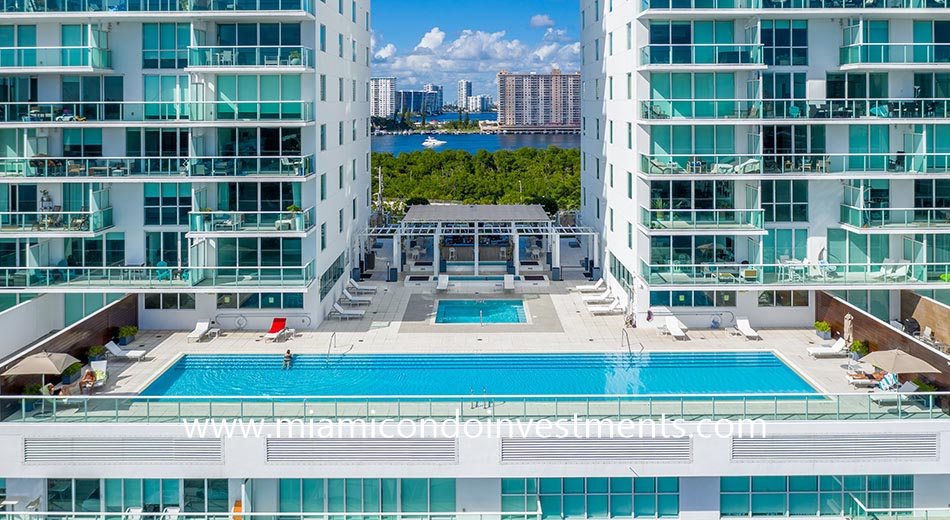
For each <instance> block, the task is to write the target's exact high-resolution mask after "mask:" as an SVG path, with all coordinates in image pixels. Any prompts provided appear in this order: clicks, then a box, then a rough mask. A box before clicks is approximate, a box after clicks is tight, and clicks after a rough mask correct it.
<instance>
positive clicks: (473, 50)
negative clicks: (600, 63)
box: [372, 0, 580, 101]
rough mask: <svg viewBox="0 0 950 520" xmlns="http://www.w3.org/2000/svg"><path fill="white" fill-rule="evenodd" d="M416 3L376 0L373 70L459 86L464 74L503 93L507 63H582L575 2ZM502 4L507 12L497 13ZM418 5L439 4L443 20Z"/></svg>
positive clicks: (516, 66) (565, 66) (408, 85)
mask: <svg viewBox="0 0 950 520" xmlns="http://www.w3.org/2000/svg"><path fill="white" fill-rule="evenodd" d="M413 6H414V7H415V9H413V10H412V12H409V11H408V10H406V9H405V3H402V2H400V3H397V2H395V1H393V0H381V1H378V2H375V3H374V4H373V8H374V12H373V49H372V54H373V62H372V74H373V76H374V77H377V76H379V77H382V76H395V77H398V78H399V83H400V88H405V89H421V88H422V86H423V85H425V84H426V83H435V84H441V85H443V86H449V88H450V89H451V90H454V86H455V85H457V84H458V81H459V80H461V79H467V80H470V81H472V84H473V91H474V93H476V94H488V95H492V96H496V95H497V93H498V87H497V83H496V76H497V74H498V72H499V71H500V70H502V69H508V70H510V71H512V72H532V71H536V72H550V70H551V69H552V68H559V69H561V70H562V71H564V72H574V71H578V70H580V43H579V29H578V22H579V20H578V10H577V5H576V3H574V2H570V1H563V0H547V1H540V0H532V1H527V2H518V3H517V4H510V3H502V2H500V1H499V0H488V1H486V2H481V3H479V4H478V7H479V9H478V10H477V11H476V12H473V11H472V10H471V9H470V8H469V7H470V6H465V5H463V4H458V5H455V4H442V3H438V2H434V1H432V0H422V1H421V2H413ZM502 11H503V12H505V13H506V15H505V16H502V17H498V16H495V15H494V13H498V12H502ZM417 12H439V13H440V15H439V16H438V18H437V20H438V22H437V23H433V21H432V20H434V19H435V18H433V17H420V16H417V15H415V14H413V13H417ZM454 97H455V96H453V95H450V98H454ZM446 101H451V99H447V100H446Z"/></svg>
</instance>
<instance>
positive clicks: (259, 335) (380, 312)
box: [98, 282, 869, 395]
mask: <svg viewBox="0 0 950 520" xmlns="http://www.w3.org/2000/svg"><path fill="white" fill-rule="evenodd" d="M374 285H378V286H379V287H380V290H379V293H378V294H377V295H376V296H375V297H374V301H373V304H372V305H371V306H370V307H369V308H368V311H367V316H366V318H364V319H363V320H359V321H357V320H353V321H348V322H336V321H333V322H327V323H324V324H323V325H322V326H321V327H320V329H319V330H317V331H306V332H299V333H297V335H296V336H295V337H294V338H292V339H289V340H287V341H285V342H281V343H271V342H265V341H264V339H263V336H264V332H263V331H233V332H225V333H224V334H223V335H222V336H220V337H218V338H216V339H213V340H211V341H205V342H202V343H189V342H188V341H187V335H188V332H179V331H151V330H143V331H141V332H140V333H139V335H138V337H137V338H136V341H135V344H134V348H136V349H145V350H146V351H147V352H148V353H147V356H146V359H145V360H144V361H140V362H125V361H121V362H120V361H115V360H112V361H110V362H109V372H110V378H109V382H108V383H107V385H106V387H105V389H101V390H100V391H99V392H98V393H100V394H117V395H130V394H135V393H138V392H139V391H141V390H142V389H143V388H145V387H146V386H148V384H149V383H150V382H151V381H152V380H153V379H154V378H155V377H157V376H158V375H159V374H160V373H161V372H162V371H164V370H165V368H167V367H168V366H170V365H171V364H172V363H174V361H175V360H176V359H178V358H179V357H180V356H181V355H183V354H268V353H270V354H274V355H275V356H279V355H281V354H282V353H283V352H284V351H285V350H287V349H291V350H292V351H293V352H294V354H299V355H308V354H309V355H326V354H327V352H328V351H329V352H330V353H331V354H345V353H354V354H393V353H426V354H439V353H506V352H507V353H514V352H517V353H543V352H626V351H628V350H632V351H633V352H639V351H641V350H642V351H646V352H663V351H677V352H689V351H750V350H768V351H774V352H775V353H777V354H778V355H779V356H780V357H782V358H783V360H785V361H786V362H787V363H788V364H789V365H790V366H791V367H792V368H793V369H795V370H796V371H797V372H798V373H799V374H800V375H802V376H803V377H804V378H805V379H806V380H807V381H809V383H811V384H812V386H814V387H815V388H817V389H818V390H820V391H826V392H854V393H866V392H869V390H867V389H857V390H856V389H854V388H853V387H851V386H850V385H849V384H848V382H847V380H846V377H845V374H846V371H847V370H846V367H847V364H848V361H847V359H844V358H836V359H814V358H812V357H810V356H809V355H808V354H807V352H806V348H807V347H812V346H816V345H819V344H825V343H828V342H822V341H821V340H820V339H819V338H818V337H817V336H815V333H814V331H813V330H811V329H759V332H760V334H761V336H762V341H749V340H746V339H745V338H743V337H741V336H740V337H736V336H732V335H730V334H729V332H727V331H724V330H703V329H693V330H691V331H690V332H689V338H690V339H689V340H688V341H677V340H674V339H673V338H671V337H669V336H659V335H658V334H657V332H656V331H655V330H654V329H645V328H639V329H626V330H627V331H628V332H629V338H630V342H629V344H630V347H629V349H628V346H627V343H626V342H625V341H624V340H623V330H624V329H623V322H624V318H623V317H622V316H592V315H591V313H590V312H589V311H588V310H587V306H586V304H585V303H584V302H583V300H582V297H581V294H579V293H576V292H573V291H569V288H571V287H573V286H574V285H576V282H560V283H553V284H552V285H551V287H544V288H537V290H536V291H534V292H531V291H530V290H529V291H526V292H525V293H521V295H522V296H524V297H525V299H526V300H528V308H529V313H530V314H531V316H532V318H531V319H532V323H531V324H520V325H486V326H479V325H435V324H432V323H431V320H430V319H428V318H429V317H430V313H431V312H432V308H431V307H429V305H431V304H432V301H433V300H434V299H437V298H446V297H449V298H455V297H463V296H461V295H449V296H443V295H439V296H436V295H434V294H433V292H432V290H431V289H424V288H407V287H404V286H402V285H401V284H387V283H375V284H374ZM468 297H469V298H471V297H472V296H468ZM492 297H493V296H490V295H481V296H479V298H485V299H490V298H492ZM494 297H497V298H511V297H512V296H511V295H510V294H508V295H501V294H497V295H496V296H494ZM331 342H332V343H331ZM854 366H855V367H858V366H859V365H858V363H855V364H854ZM865 368H869V367H865Z"/></svg>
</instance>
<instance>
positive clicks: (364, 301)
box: [340, 289, 373, 306]
mask: <svg viewBox="0 0 950 520" xmlns="http://www.w3.org/2000/svg"><path fill="white" fill-rule="evenodd" d="M340 301H341V302H342V303H346V304H348V305H357V306H359V305H369V304H371V303H373V298H371V297H369V296H354V295H353V294H351V293H350V291H348V290H346V289H343V297H341V298H340Z"/></svg>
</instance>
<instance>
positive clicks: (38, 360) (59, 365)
mask: <svg viewBox="0 0 950 520" xmlns="http://www.w3.org/2000/svg"><path fill="white" fill-rule="evenodd" d="M73 363H79V360H78V359H76V358H74V357H72V356H70V355H69V354H60V353H57V352H52V353H51V352H40V353H39V354H33V355H32V356H28V357H25V358H23V360H22V361H20V362H19V363H17V364H16V365H15V366H14V367H13V368H11V369H10V370H7V371H6V372H4V373H3V374H2V375H4V376H39V375H43V376H46V375H54V376H55V375H59V374H62V373H63V370H66V367H68V366H69V365H72V364H73Z"/></svg>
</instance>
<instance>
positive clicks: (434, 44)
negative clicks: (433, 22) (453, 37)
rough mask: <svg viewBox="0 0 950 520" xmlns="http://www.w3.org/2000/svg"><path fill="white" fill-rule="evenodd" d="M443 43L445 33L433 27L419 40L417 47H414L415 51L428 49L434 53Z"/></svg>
mask: <svg viewBox="0 0 950 520" xmlns="http://www.w3.org/2000/svg"><path fill="white" fill-rule="evenodd" d="M443 41H445V33H444V32H443V31H441V30H440V29H439V28H438V27H433V28H432V29H431V30H430V31H429V32H427V33H426V34H425V36H423V37H422V39H421V40H419V45H416V50H417V51H419V50H421V49H428V50H430V51H435V50H436V49H438V48H439V47H440V46H441V45H442V42H443Z"/></svg>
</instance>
